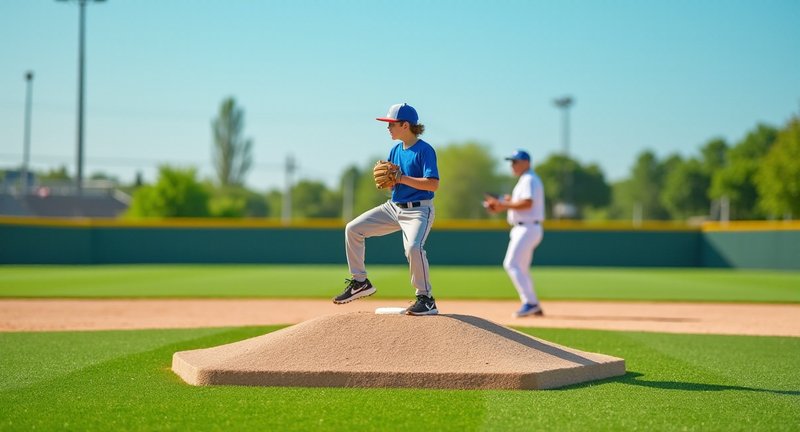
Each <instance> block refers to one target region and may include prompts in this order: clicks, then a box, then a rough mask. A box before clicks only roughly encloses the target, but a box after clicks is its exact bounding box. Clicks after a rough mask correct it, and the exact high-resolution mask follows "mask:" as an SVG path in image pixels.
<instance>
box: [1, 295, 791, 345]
mask: <svg viewBox="0 0 800 432" xmlns="http://www.w3.org/2000/svg"><path fill="white" fill-rule="evenodd" d="M437 304H438V306H439V311H440V313H443V314H464V315H473V316H477V317H480V318H484V319H487V320H490V321H493V322H495V323H498V324H502V325H511V326H521V327H542V328H575V329H599V330H624V331H646V332H664V333H695V334H729V335H759V336H792V337H800V305H793V304H792V305H786V304H719V303H644V302H566V301H549V302H543V303H542V306H543V308H544V311H545V316H544V317H528V318H521V319H520V318H513V317H512V316H511V313H512V312H513V311H514V310H515V309H516V308H517V307H518V304H517V302H515V301H489V300H481V301H466V300H441V301H440V300H437ZM392 306H407V304H406V303H405V302H404V301H403V300H381V299H362V300H358V301H355V302H353V303H349V304H346V305H334V304H333V303H331V302H330V301H329V300H317V299H310V300H308V299H207V300H206V299H191V300H182V299H174V300H153V299H148V300H61V299H59V300H52V299H45V300H28V299H12V300H0V331H4V332H13V331H71V330H118V329H131V330H132V329H155V328H197V327H233V326H256V325H270V324H296V323H300V322H303V321H306V320H309V319H312V318H316V317H319V316H321V315H329V314H337V313H346V312H358V311H368V312H372V311H374V310H375V309H376V308H378V307H392Z"/></svg>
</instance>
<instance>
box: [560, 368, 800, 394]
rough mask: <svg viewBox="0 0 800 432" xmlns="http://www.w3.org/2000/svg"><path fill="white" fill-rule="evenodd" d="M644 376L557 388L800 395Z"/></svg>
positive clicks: (631, 376)
mask: <svg viewBox="0 0 800 432" xmlns="http://www.w3.org/2000/svg"><path fill="white" fill-rule="evenodd" d="M643 376H644V374H641V373H638V372H628V373H626V374H625V375H623V376H621V377H617V378H608V379H604V380H600V381H593V382H588V383H582V384H575V385H571V386H567V387H562V388H560V389H556V390H568V389H576V388H584V387H591V386H594V385H597V384H602V383H613V382H616V383H620V384H628V385H634V386H639V387H650V388H656V389H661V390H681V391H701V392H709V391H727V390H736V391H751V392H758V393H772V394H780V395H789V396H800V391H799V390H770V389H762V388H754V387H743V386H729V385H720V384H701V383H692V382H681V381H645V380H641V379H639V378H641V377H643Z"/></svg>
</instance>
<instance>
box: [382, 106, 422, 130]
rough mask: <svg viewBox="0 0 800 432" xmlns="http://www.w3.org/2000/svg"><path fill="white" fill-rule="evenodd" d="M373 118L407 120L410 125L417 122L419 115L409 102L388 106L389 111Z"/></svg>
mask: <svg viewBox="0 0 800 432" xmlns="http://www.w3.org/2000/svg"><path fill="white" fill-rule="evenodd" d="M375 120H380V121H385V122H390V123H396V122H399V121H407V122H409V123H411V124H412V125H415V124H417V121H419V116H418V115H417V110H415V109H414V107H412V106H411V105H409V104H396V105H392V106H390V107H389V112H388V113H386V117H378V118H376V119H375Z"/></svg>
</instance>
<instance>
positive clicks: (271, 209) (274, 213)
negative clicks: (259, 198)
mask: <svg viewBox="0 0 800 432" xmlns="http://www.w3.org/2000/svg"><path fill="white" fill-rule="evenodd" d="M266 200H267V210H268V213H267V215H268V216H269V217H271V218H280V217H281V215H282V212H283V192H281V191H280V190H278V189H272V190H270V191H269V192H267V196H266Z"/></svg>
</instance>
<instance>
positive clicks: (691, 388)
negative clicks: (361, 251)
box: [0, 327, 800, 431]
mask: <svg viewBox="0 0 800 432" xmlns="http://www.w3.org/2000/svg"><path fill="white" fill-rule="evenodd" d="M275 329H276V327H246V328H227V329H224V328H223V329H191V330H145V331H102V332H63V333H62V332H60V333H4V334H0V430H32V429H37V430H39V429H44V430H120V429H121V430H164V429H172V430H312V429H313V430H421V429H425V430H458V431H462V430H468V431H469V430H534V429H540V430H567V431H568V430H598V429H599V430H632V429H638V430H796V427H797V425H798V424H800V391H798V389H800V371H798V368H797V359H798V358H800V338H780V337H746V336H709V335H672V334H659V333H634V332H604V331H584V330H563V329H523V331H526V332H528V333H531V334H533V335H535V336H539V337H543V338H545V339H548V340H551V341H554V342H557V343H562V344H566V345H569V346H572V347H576V348H579V349H583V350H589V351H597V352H603V353H607V354H611V355H617V356H622V357H624V358H625V359H626V361H627V368H628V371H629V373H628V374H627V375H626V376H624V377H620V378H614V379H609V380H604V381H600V382H596V383H590V384H583V385H576V386H571V387H567V388H564V389H558V390H547V391H451V390H413V389H343V388H266V387H192V386H189V385H187V384H185V383H183V382H182V381H181V380H180V379H179V378H178V377H177V376H176V375H174V374H173V373H172V372H171V370H170V364H171V357H172V354H173V353H174V352H175V351H180V350H186V349H195V348H204V347H210V346H215V345H219V344H223V343H229V342H233V341H237V340H241V339H245V338H249V337H253V336H257V335H260V334H263V333H264V332H266V331H272V330H275Z"/></svg>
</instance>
